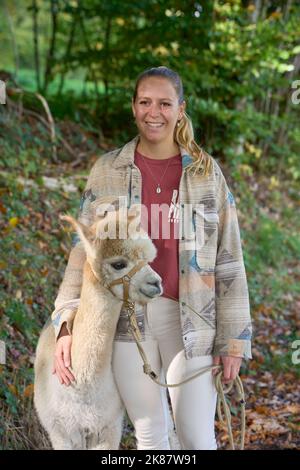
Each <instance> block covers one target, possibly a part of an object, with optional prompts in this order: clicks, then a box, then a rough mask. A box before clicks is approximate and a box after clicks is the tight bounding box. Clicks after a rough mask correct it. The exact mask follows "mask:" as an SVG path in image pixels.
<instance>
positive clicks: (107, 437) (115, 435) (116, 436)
mask: <svg viewBox="0 0 300 470" xmlns="http://www.w3.org/2000/svg"><path fill="white" fill-rule="evenodd" d="M121 437H122V427H121V426H116V425H114V426H109V427H106V428H104V429H102V431H101V433H100V435H99V442H98V444H97V445H96V446H94V447H92V448H91V450H118V449H119V445H120V442H121Z"/></svg>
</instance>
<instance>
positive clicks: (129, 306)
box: [89, 261, 148, 341]
mask: <svg viewBox="0 0 300 470" xmlns="http://www.w3.org/2000/svg"><path fill="white" fill-rule="evenodd" d="M146 264H148V263H147V261H139V262H138V263H137V264H136V265H135V266H134V267H133V268H132V269H131V270H130V271H129V273H127V274H125V275H124V276H122V277H120V278H119V279H115V280H114V281H112V282H110V283H109V284H108V283H105V284H104V285H105V287H107V289H109V290H110V291H111V287H112V286H116V285H118V284H123V304H122V308H123V307H124V308H125V310H126V313H127V316H128V320H129V325H130V326H131V327H132V328H133V330H134V332H135V334H136V336H137V338H138V340H139V341H141V339H142V337H141V332H140V329H139V327H138V324H137V321H136V316H135V302H133V301H132V300H130V299H129V284H130V281H131V279H132V278H133V276H134V275H135V273H137V272H138V271H139V270H140V269H142V268H143V267H144V266H146ZM89 265H90V268H91V270H92V272H93V274H94V276H95V277H96V279H97V280H98V281H99V282H100V279H99V277H98V276H97V274H96V273H95V271H94V269H93V267H92V266H91V264H90V263H89ZM111 292H112V291H111Z"/></svg>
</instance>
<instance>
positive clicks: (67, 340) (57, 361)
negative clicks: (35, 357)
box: [52, 323, 75, 386]
mask: <svg viewBox="0 0 300 470" xmlns="http://www.w3.org/2000/svg"><path fill="white" fill-rule="evenodd" d="M71 346H72V336H71V335H70V334H69V332H68V330H67V327H66V324H65V323H63V325H62V327H61V330H60V333H59V336H58V340H57V342H56V349H55V357H54V364H53V369H52V374H56V375H57V377H58V380H59V381H60V383H61V384H64V385H67V386H69V385H70V383H71V381H74V380H75V377H74V375H73V374H72V372H71V371H70V369H69V368H70V366H71Z"/></svg>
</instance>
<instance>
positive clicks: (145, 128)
mask: <svg viewBox="0 0 300 470" xmlns="http://www.w3.org/2000/svg"><path fill="white" fill-rule="evenodd" d="M184 108H185V102H183V103H182V104H181V105H179V103H178V97H177V94H176V91H175V89H174V87H173V85H172V84H171V82H170V81H169V80H168V79H166V78H161V77H148V78H144V79H143V80H142V81H141V82H140V84H139V87H138V91H137V96H136V100H135V102H132V111H133V114H134V115H135V118H136V125H137V127H138V129H139V132H140V134H141V135H142V136H143V137H144V138H145V139H147V140H149V141H151V142H162V141H164V140H165V139H166V140H169V139H170V137H171V139H170V140H173V134H174V128H175V126H176V124H177V121H178V120H180V119H181V118H182V116H183V110H184Z"/></svg>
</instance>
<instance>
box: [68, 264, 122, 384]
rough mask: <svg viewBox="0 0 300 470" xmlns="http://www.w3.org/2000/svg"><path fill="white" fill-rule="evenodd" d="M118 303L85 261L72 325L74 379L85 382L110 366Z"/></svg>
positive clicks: (118, 312)
mask: <svg viewBox="0 0 300 470" xmlns="http://www.w3.org/2000/svg"><path fill="white" fill-rule="evenodd" d="M121 306H122V301H120V300H119V299H117V298H116V297H114V296H113V295H112V294H111V293H110V292H109V291H108V290H107V289H105V288H104V287H103V286H102V285H101V281H100V282H99V281H98V280H97V279H96V278H95V276H94V274H93V273H92V271H91V268H90V265H89V264H88V262H87V261H86V262H85V265H84V269H83V282H82V289H81V296H80V304H79V308H78V311H77V314H76V316H75V319H74V325H73V339H72V367H73V371H74V374H75V377H76V380H77V382H78V381H79V382H89V381H90V380H92V378H93V376H94V375H95V374H96V373H99V372H100V371H101V370H102V369H103V370H105V369H108V368H109V369H110V367H111V356H112V347H113V340H114V336H115V331H116V326H117V322H118V319H119V315H120V310H121Z"/></svg>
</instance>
